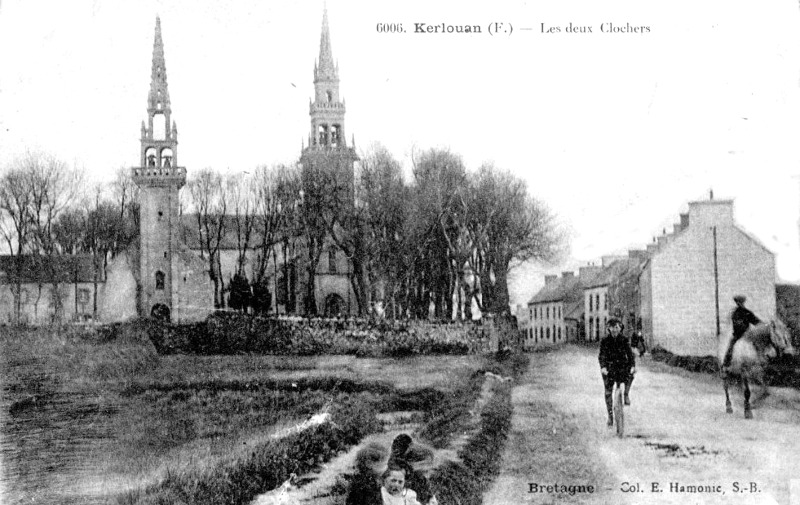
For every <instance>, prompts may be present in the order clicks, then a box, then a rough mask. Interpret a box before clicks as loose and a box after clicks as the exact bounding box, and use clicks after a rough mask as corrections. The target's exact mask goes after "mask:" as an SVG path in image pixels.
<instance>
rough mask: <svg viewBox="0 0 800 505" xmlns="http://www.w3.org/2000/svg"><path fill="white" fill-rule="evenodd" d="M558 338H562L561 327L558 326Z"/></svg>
mask: <svg viewBox="0 0 800 505" xmlns="http://www.w3.org/2000/svg"><path fill="white" fill-rule="evenodd" d="M558 339H559V340H561V327H560V326H559V327H558Z"/></svg>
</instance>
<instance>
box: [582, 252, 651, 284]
mask: <svg viewBox="0 0 800 505" xmlns="http://www.w3.org/2000/svg"><path fill="white" fill-rule="evenodd" d="M644 263H645V260H644V259H640V258H625V259H621V260H617V261H615V262H613V263H611V264H610V265H608V266H607V267H606V268H604V269H602V270H601V271H600V272H598V273H597V274H595V275H594V276H592V277H590V278H589V279H587V280H586V282H585V283H584V288H586V289H590V288H599V287H602V286H608V285H610V284H613V283H614V282H615V281H616V280H617V279H619V278H621V277H623V276H625V275H627V274H635V275H638V274H639V270H640V269H641V268H642V266H643V265H644Z"/></svg>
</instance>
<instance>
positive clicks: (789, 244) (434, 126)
mask: <svg viewBox="0 0 800 505" xmlns="http://www.w3.org/2000/svg"><path fill="white" fill-rule="evenodd" d="M327 8H328V16H329V21H330V29H331V40H332V46H333V54H334V58H335V59H336V60H337V61H338V63H339V69H340V78H341V93H342V96H343V97H344V98H345V100H346V104H347V116H346V127H345V129H346V134H347V138H348V141H349V140H350V138H351V135H355V140H356V147H357V148H359V149H365V148H367V147H369V145H370V144H371V143H372V142H375V141H378V142H381V143H383V144H384V145H385V146H387V147H388V148H389V149H390V150H391V151H392V152H393V153H394V154H395V155H396V156H397V157H398V158H399V159H401V160H403V162H404V163H405V166H406V168H408V167H409V165H410V163H409V155H410V153H411V152H412V150H414V149H426V148H430V147H449V148H450V149H451V150H453V151H454V152H456V153H459V154H461V155H462V156H463V158H464V161H465V163H466V165H467V166H468V167H469V168H471V169H476V168H477V167H478V166H479V165H480V164H481V163H483V162H485V161H493V162H494V163H495V164H496V165H497V166H498V167H501V168H506V169H509V170H511V171H513V172H515V173H517V174H518V175H519V176H521V177H524V178H525V179H526V180H527V181H528V183H529V187H530V190H531V192H532V193H533V194H535V195H536V196H537V197H538V198H539V199H540V200H542V201H543V202H545V203H546V204H547V205H548V206H549V207H550V208H551V209H552V211H553V212H554V213H555V214H557V216H558V218H559V220H560V222H561V225H562V226H564V227H565V228H567V229H568V230H569V234H570V238H571V257H570V258H569V259H568V260H567V261H566V262H565V263H564V264H562V265H552V266H548V267H545V268H544V269H543V268H542V267H536V268H535V269H533V270H528V271H527V275H525V276H520V278H519V279H520V280H518V281H517V282H516V283H515V284H514V286H513V292H512V301H513V302H514V303H522V302H524V301H526V300H527V299H528V298H530V296H531V295H532V294H534V293H535V291H536V290H537V289H538V288H539V287H540V286H541V284H542V279H541V275H542V274H543V272H544V270H548V271H553V270H554V271H560V270H562V269H565V268H573V267H577V266H578V265H579V264H582V263H585V262H589V261H598V260H599V257H600V256H601V255H603V254H610V253H619V252H625V251H626V250H627V249H628V248H631V247H638V248H641V247H644V246H645V245H646V244H647V243H648V242H650V241H651V240H652V237H653V236H654V235H657V234H659V233H660V232H661V230H662V228H664V227H665V226H669V227H671V224H672V223H673V222H675V221H676V220H677V217H678V213H679V212H682V211H685V210H686V208H687V206H686V203H687V202H688V201H692V200H697V199H702V198H707V197H708V191H709V189H710V188H713V190H714V194H715V197H716V198H732V199H734V200H735V216H736V219H737V221H738V222H739V223H740V224H741V225H742V226H743V227H744V228H745V229H747V230H748V231H749V232H750V233H751V234H752V235H754V236H755V237H757V238H758V239H759V240H760V241H762V242H763V243H764V245H766V247H767V248H768V249H770V250H771V251H773V252H775V253H776V258H777V271H778V276H779V280H785V281H793V282H796V281H798V280H800V246H799V245H798V242H799V240H798V237H799V235H800V234H799V233H798V218H799V217H800V179H798V174H800V159H798V158H800V155H798V149H797V145H798V139H800V47H799V46H800V37H799V35H800V7H799V6H798V3H797V2H796V1H795V0H791V1H790V0H770V1H766V2H764V1H763V0H762V1H756V0H748V1H735V0H734V1H730V0H725V1H713V0H708V1H704V2H696V1H687V0H677V1H671V2H666V1H659V2H654V1H630V2H625V1H597V0H591V1H579V0H575V1H571V2H563V1H557V0H536V1H522V0H512V1H505V2H494V3H489V2H464V1H432V0H425V1H422V0H411V1H404V2H391V3H389V2H376V1H374V0H373V1H368V0H363V1H362V0H353V1H350V0H348V1H344V0H329V1H328V3H327ZM322 11H323V2H322V0H314V1H304V2H295V1H269V2H266V1H257V0H252V1H247V0H239V1H229V2H221V1H199V0H191V1H190V0H187V1H158V0H141V1H135V2H134V1H101V0H96V1H89V0H72V1H69V2H65V1H55V0H54V1H44V0H42V1H36V0H24V1H23V0H2V3H0V165H3V164H6V163H8V162H9V161H10V160H12V159H13V158H14V157H15V156H17V155H19V154H20V153H21V152H23V151H24V150H25V149H26V148H33V149H40V150H44V151H48V152H52V153H54V154H56V155H57V156H59V157H61V158H62V159H64V160H66V161H68V162H70V163H76V164H77V165H78V166H81V167H84V168H85V169H86V171H87V172H89V173H90V174H91V177H93V178H94V179H95V180H98V181H104V180H109V179H110V177H111V175H112V174H113V172H114V171H115V170H116V169H117V168H118V167H122V166H125V167H130V166H133V165H136V164H138V162H139V133H140V125H141V121H142V120H143V119H145V117H146V98H147V93H148V91H149V84H150V67H151V57H152V47H153V32H154V28H155V17H156V16H157V15H159V16H160V17H161V23H162V33H163V40H164V47H165V55H166V65H167V79H168V83H169V91H170V98H171V103H172V112H173V115H172V117H173V119H174V120H175V121H176V122H177V125H178V130H179V141H180V149H179V163H180V165H182V166H185V167H187V170H189V172H190V173H191V171H192V170H198V169H201V168H205V167H212V168H215V169H217V170H220V171H231V172H239V171H245V170H250V169H252V168H253V167H255V166H257V165H260V164H274V163H286V162H293V161H295V160H296V159H297V158H298V156H299V152H300V147H301V142H302V141H303V139H305V138H306V137H307V135H308V130H309V117H308V103H309V99H310V98H311V96H312V94H313V84H312V80H313V66H314V61H315V59H316V57H317V55H318V51H319V37H320V26H321V21H322ZM494 22H498V23H503V28H506V29H508V28H509V27H511V28H513V31H512V32H511V33H500V34H497V35H492V34H490V33H489V32H488V31H489V26H490V24H491V23H494ZM378 23H401V24H402V26H403V28H404V29H405V31H406V32H405V33H379V32H378V30H377V25H378ZM415 23H427V24H430V25H437V24H441V23H445V24H450V25H463V24H468V25H479V26H480V27H481V29H482V33H480V34H472V35H466V34H441V33H440V34H436V33H431V34H428V33H425V34H419V33H414V31H415V28H416V26H415ZM569 23H572V24H573V25H574V26H591V27H592V31H593V33H566V27H567V26H568V25H569ZM603 23H612V24H613V25H614V26H618V27H627V25H628V24H629V25H630V26H631V27H648V28H649V31H645V33H603V32H601V31H600V28H601V25H602V24H603ZM542 25H544V28H545V29H548V28H550V27H560V28H561V32H559V33H542ZM603 27H608V25H607V24H606V25H603ZM639 31H642V30H639Z"/></svg>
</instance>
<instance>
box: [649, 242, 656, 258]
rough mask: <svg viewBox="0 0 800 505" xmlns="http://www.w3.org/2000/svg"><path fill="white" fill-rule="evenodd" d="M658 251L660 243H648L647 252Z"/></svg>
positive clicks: (651, 253) (650, 253)
mask: <svg viewBox="0 0 800 505" xmlns="http://www.w3.org/2000/svg"><path fill="white" fill-rule="evenodd" d="M656 252H658V244H647V254H649V255H651V256H652V255H653V254H654V253H656Z"/></svg>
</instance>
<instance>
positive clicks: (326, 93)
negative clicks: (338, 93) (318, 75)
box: [325, 90, 333, 103]
mask: <svg viewBox="0 0 800 505" xmlns="http://www.w3.org/2000/svg"><path fill="white" fill-rule="evenodd" d="M325 96H326V97H327V98H328V103H331V102H332V101H333V93H331V90H328V91H326V92H325Z"/></svg>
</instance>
